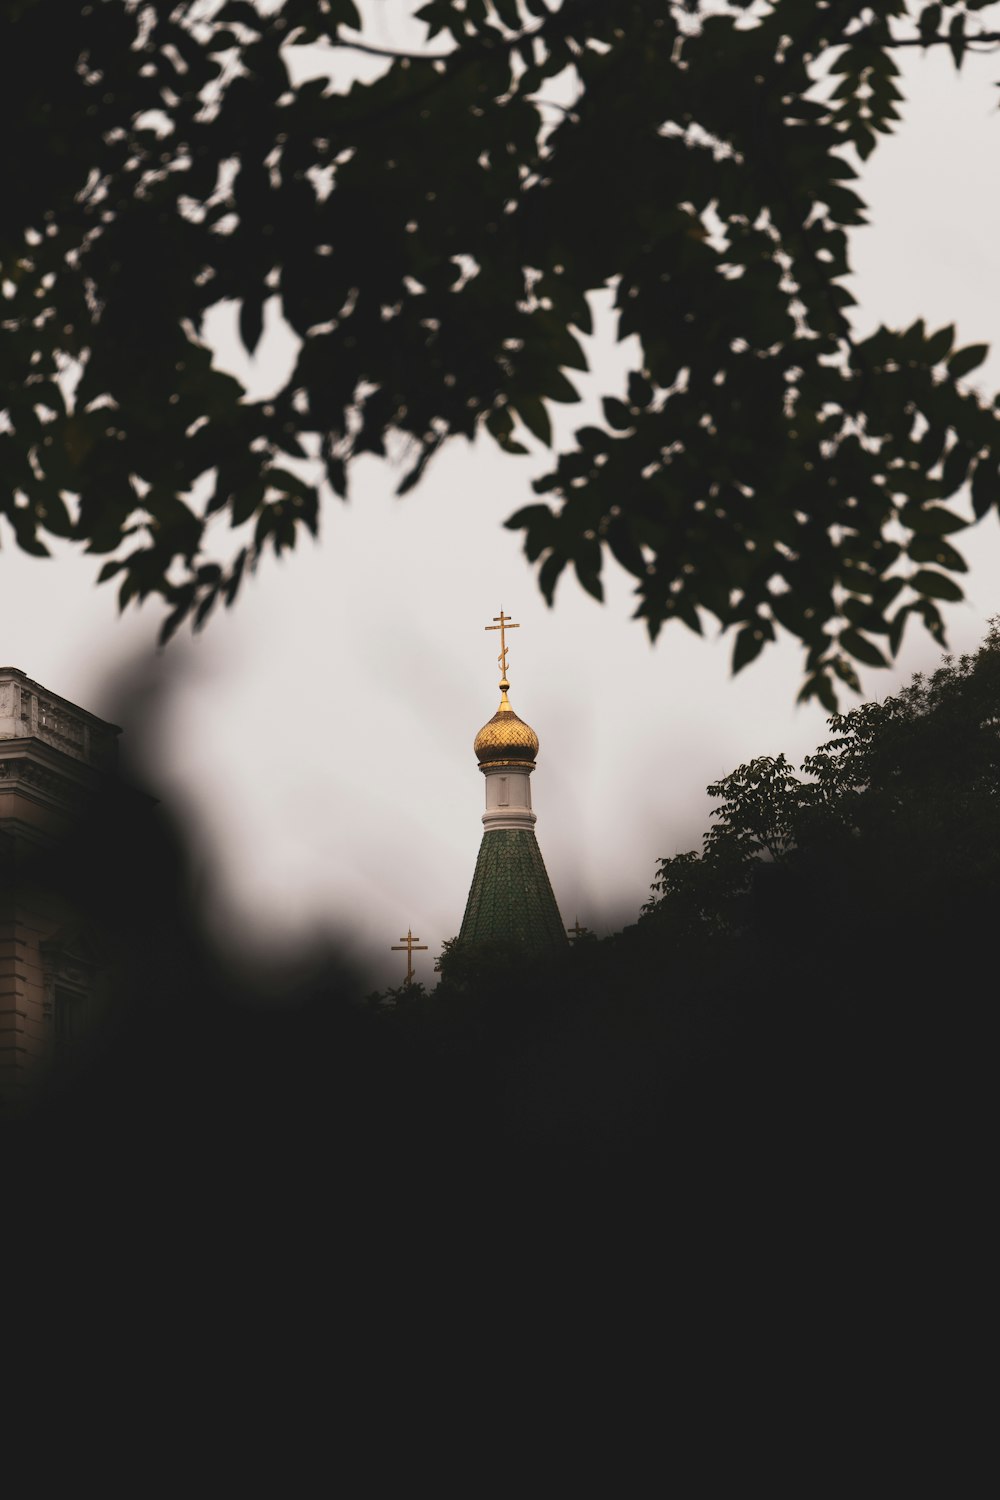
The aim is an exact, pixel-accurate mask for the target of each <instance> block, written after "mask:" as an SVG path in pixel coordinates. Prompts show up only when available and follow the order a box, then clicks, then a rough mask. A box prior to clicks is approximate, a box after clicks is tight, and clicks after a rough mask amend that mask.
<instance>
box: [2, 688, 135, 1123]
mask: <svg viewBox="0 0 1000 1500" xmlns="http://www.w3.org/2000/svg"><path fill="white" fill-rule="evenodd" d="M119 733H120V731H119V729H118V728H117V727H116V726H115V725H114V724H107V723H105V722H104V721H103V720H102V719H99V718H97V717H96V716H95V715H94V714H90V713H87V711H86V710H85V709H82V708H79V707H77V705H76V704H74V703H69V702H67V700H66V699H65V698H60V697H59V696H58V695H57V694H56V693H52V692H50V691H49V690H48V689H47V688H44V687H42V686H41V684H39V683H37V682H33V681H32V679H31V678H30V677H28V676H26V675H25V673H24V672H22V671H20V670H19V669H18V668H16V667H0V1099H3V1100H6V1101H10V1100H11V1099H12V1098H16V1097H17V1096H18V1095H20V1094H22V1093H23V1092H24V1091H25V1089H26V1087H28V1086H30V1085H31V1083H32V1082H33V1081H34V1080H36V1079H37V1078H38V1077H39V1076H42V1075H43V1074H44V1072H45V1069H46V1065H47V1064H49V1063H51V1062H53V1061H56V1060H58V1058H59V1056H60V1054H61V1053H65V1052H67V1051H69V1050H70V1049H71V1048H72V1047H73V1044H74V1042H75V1041H76V1040H77V1039H78V1038H79V1037H80V1036H81V1035H82V1034H83V1033H84V1032H85V1031H86V1030H87V1029H88V1027H89V1026H90V1024H91V1023H92V1022H93V1021H94V1020H95V1019H96V1012H97V1011H98V1010H99V1009H100V1005H101V1000H102V993H103V988H104V986H105V983H106V968H107V964H106V956H105V955H104V954H103V953H102V952H101V945H100V941H99V939H98V938H96V937H95V935H94V934H93V933H92V932H89V931H88V930H87V924H86V922H85V921H84V920H81V915H80V912H79V911H78V910H75V909H74V903H73V900H72V897H71V896H69V895H68V894H67V891H66V890H65V889H64V888H62V884H61V882H60V878H59V873H60V851H61V849H62V848H63V847H64V845H65V841H66V840H67V839H68V838H69V837H70V836H71V835H72V831H73V828H74V825H75V823H76V822H77V820H78V819H79V818H80V817H81V814H82V813H83V811H84V810H85V808H86V806H87V804H88V802H89V801H90V799H92V798H93V797H94V795H95V794H96V793H97V792H99V791H100V789H101V788H102V786H103V785H104V784H105V783H106V781H107V779H108V777H109V776H110V774H111V773H113V772H114V769H115V765H116V759H117V738H118V735H119Z"/></svg>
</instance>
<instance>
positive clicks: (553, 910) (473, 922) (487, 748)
mask: <svg viewBox="0 0 1000 1500" xmlns="http://www.w3.org/2000/svg"><path fill="white" fill-rule="evenodd" d="M493 618H494V622H495V623H494V624H493V625H487V626H486V627H485V628H486V629H487V630H499V632H500V654H499V656H498V657H497V662H498V664H499V666H500V707H499V708H498V709H497V711H496V713H495V714H494V715H493V717H492V719H490V720H489V722H488V723H486V724H484V725H483V727H482V729H481V730H480V731H479V733H478V734H477V735H476V738H475V742H474V746H473V748H474V750H475V754H476V759H477V760H478V762H479V769H480V770H481V771H482V773H483V775H484V777H485V778H486V811H485V812H484V813H483V825H484V832H483V841H482V844H481V845H480V848H479V858H478V860H477V861H476V870H475V874H474V875H473V877H472V888H471V889H470V891H469V899H468V902H467V903H466V907H465V916H464V918H463V919H462V928H461V931H460V933H459V942H460V943H469V944H472V943H483V942H489V943H504V944H507V945H509V946H510V947H511V948H517V949H521V950H522V951H529V952H538V953H543V952H551V951H555V950H557V949H560V948H565V947H566V946H567V939H566V932H565V929H564V927H563V924H562V919H561V917H560V916H559V909H558V907H557V906H556V899H555V896H554V895H553V893H552V886H551V884H550V883H549V877H548V874H547V873H546V869H545V865H544V863H543V861H542V854H541V850H540V849H539V847H538V841H537V839H536V838H535V814H534V812H533V811H532V809H531V785H530V777H531V773H532V771H533V770H534V769H535V757H536V756H537V754H538V736H537V735H536V734H535V731H534V730H533V729H532V728H531V726H530V725H528V724H526V723H525V722H524V720H523V719H520V718H518V716H517V714H516V713H515V712H514V710H513V709H512V708H511V706H510V700H509V698H508V696H507V694H508V692H509V691H510V683H509V682H508V680H507V654H508V650H509V647H508V646H507V640H506V632H507V631H508V630H518V629H520V626H519V625H516V624H515V623H514V622H513V620H512V619H511V617H510V616H509V615H505V614H504V612H503V610H502V609H501V611H500V613H499V615H494V617H493Z"/></svg>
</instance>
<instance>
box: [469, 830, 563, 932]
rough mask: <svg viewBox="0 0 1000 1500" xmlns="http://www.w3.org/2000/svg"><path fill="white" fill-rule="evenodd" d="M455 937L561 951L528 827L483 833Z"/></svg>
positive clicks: (558, 925) (555, 913) (555, 912)
mask: <svg viewBox="0 0 1000 1500" xmlns="http://www.w3.org/2000/svg"><path fill="white" fill-rule="evenodd" d="M458 937H459V942H461V943H483V942H492V943H495V942H502V943H510V944H511V945H512V946H515V947H518V948H521V949H524V950H526V951H529V952H538V953H540V952H552V951H553V950H556V949H559V948H565V946H566V944H567V942H568V939H567V937H566V932H565V929H564V927H563V924H562V918H561V917H560V915H559V908H558V907H557V906H556V898H555V896H554V895H553V892H552V886H551V884H550V883H549V877H548V873H547V872H546V869H545V865H544V863H543V861H542V851H541V850H540V849H539V847H538V840H537V839H536V838H535V835H534V833H533V832H532V831H531V829H528V828H492V829H488V830H487V832H486V833H484V834H483V842H482V843H481V844H480V846H479V858H478V859H477V860H476V872H475V874H474V875H473V877H472V887H471V889H470V891H469V899H468V901H467V903H466V907H465V916H464V917H463V918H462V929H461V931H460V933H459V935H458Z"/></svg>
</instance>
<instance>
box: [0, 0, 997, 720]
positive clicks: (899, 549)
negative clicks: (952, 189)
mask: <svg viewBox="0 0 1000 1500" xmlns="http://www.w3.org/2000/svg"><path fill="white" fill-rule="evenodd" d="M998 8H1000V7H998V6H997V5H996V4H992V5H990V4H987V3H986V0H962V3H955V4H944V5H937V4H934V5H912V4H907V3H906V0H881V3H874V4H872V3H862V0H829V3H825V4H824V3H822V0H762V3H760V4H750V3H749V0H734V3H732V4H730V5H720V4H707V3H701V0H622V3H620V4H615V5H613V6H612V5H608V4H606V3H605V0H563V3H562V4H559V3H557V0H490V3H487V0H429V3H427V4H424V5H423V6H422V7H421V8H420V9H419V10H418V11H417V15H418V16H419V18H420V19H421V20H422V21H423V23H424V26H425V28H426V43H425V44H424V46H423V47H422V48H421V49H420V51H419V52H416V53H413V54H403V53H393V52H391V51H390V50H389V49H379V48H373V47H371V46H370V44H369V43H368V41H367V40H366V39H365V36H364V35H363V32H362V19H363V18H362V16H361V15H360V14H359V12H358V9H357V8H356V6H355V5H354V4H353V3H352V0H284V3H281V4H274V3H269V4H267V5H265V4H263V0H261V4H260V5H259V6H258V5H257V4H252V3H249V0H226V3H213V0H203V3H193V4H175V3H167V0H103V3H99V0H93V3H88V4H84V5H82V6H79V7H77V6H71V7H66V6H65V5H62V4H57V3H56V0H3V4H2V7H0V14H2V15H3V18H4V21H5V23H6V27H7V33H8V45H6V46H5V47H4V49H3V52H2V56H0V85H2V86H0V112H2V115H3V127H4V139H5V140H7V141H8V142H11V141H15V140H16V142H17V149H16V150H9V151H8V152H7V153H6V154H5V158H4V160H3V162H2V164H0V202H2V203H3V205H4V207H3V216H2V223H0V288H2V300H0V390H2V396H0V511H2V512H3V514H4V515H5V516H6V518H7V521H8V522H9V523H10V525H11V526H12V527H13V530H14V533H15V535H16V539H17V542H18V543H19V545H20V546H21V547H23V548H25V549H27V550H28V551H30V552H35V553H42V552H44V551H45V538H46V536H47V535H51V536H63V537H69V538H74V539H76V540H78V541H80V542H81V543H82V544H84V545H85V546H86V548H87V549H88V550H89V551H92V552H96V553H100V554H106V555H107V559H108V560H107V561H106V562H105V564H104V566H103V568H102V570H101V574H100V577H101V578H102V579H106V578H111V577H117V578H118V580H119V585H120V600H121V603H122V605H123V607H124V605H126V604H127V603H128V602H129V601H130V600H133V599H143V598H145V597H147V596H149V595H160V596H162V598H163V600H164V601H165V603H166V605H167V607H168V613H167V619H166V624H165V630H166V632H167V633H170V631H172V630H173V629H175V628H176V627H177V625H178V624H179V623H180V622H181V621H182V620H184V619H185V618H187V617H189V616H193V618H194V621H195V623H196V624H200V623H201V622H202V621H203V620H204V619H205V618H206V616H207V615H208V613H209V612H210V611H211V610H212V608H213V607H214V606H215V605H216V604H217V603H218V602H219V601H220V600H221V601H222V602H224V603H227V604H228V603H232V601H233V599H234V598H235V596H236V594H237V592H238V590H239V589H240V586H241V581H242V579H243V578H244V576H245V574H246V572H247V571H248V569H251V568H252V567H253V565H254V563H255V562H256V560H257V559H258V558H259V557H260V556H261V554H262V553H263V552H265V551H266V550H268V549H273V550H274V551H275V552H278V553H281V552H283V551H284V550H285V549H287V548H290V547H292V546H294V544H295V541H296V537H297V536H298V534H299V532H300V529H301V528H303V527H304V528H306V530H308V531H311V532H315V530H316V528H317V523H318V513H319V501H320V495H321V490H322V489H323V487H324V486H326V485H328V486H329V487H330V488H331V489H332V490H333V491H334V492H336V494H338V495H341V496H343V495H344V494H346V491H347V485H348V479H349V475H350V471H351V466H352V463H353V461H354V460H355V459H356V458H357V457H358V456H359V455H361V454H364V453H375V454H387V453H388V454H389V455H390V456H392V457H393V458H394V459H397V460H400V459H401V460H402V461H403V463H404V468H405V472H404V474H403V477H402V481H401V484H400V487H399V488H400V491H401V492H405V491H407V490H409V489H411V488H412V487H413V486H414V485H416V484H417V483H418V481H420V479H421V478H422V476H423V475H424V473H425V470H426V466H427V464H428V462H429V460H430V459H431V458H432V457H433V455H434V454H435V453H436V451H437V450H438V449H439V448H440V447H441V445H442V444H443V443H445V442H447V441H449V440H450V439H451V438H454V437H457V436H463V437H465V438H467V439H472V438H474V437H475V436H476V435H477V433H479V432H480V431H482V430H483V429H485V431H486V432H487V433H489V434H490V435H491V437H492V438H493V439H494V440H495V442H496V443H497V444H498V445H499V448H500V449H501V450H503V451H504V452H508V453H518V452H523V451H525V450H524V444H523V442H522V441H521V439H522V437H523V435H524V433H525V432H527V433H530V434H532V435H533V436H534V437H535V438H536V439H540V440H541V441H542V442H543V443H548V442H550V440H551V420H550V411H549V407H550V403H552V402H573V401H574V400H575V399H576V398H577V390H576V387H575V386H574V384H573V372H575V371H579V370H582V369H584V368H585V366H586V359H585V356H584V352H583V349H582V347H581V344H580V335H581V334H586V333H587V332H588V331H589V329H590V327H591V311H590V306H589V303H588V295H589V294H590V293H593V292H596V291H599V290H601V289H606V288H612V289H613V291H614V307H615V316H616V319H617V331H618V334H619V336H620V337H626V336H629V335H635V336H637V338H638V340H639V346H640V348H641V360H640V362H639V363H638V365H637V368H635V369H634V370H633V371H632V372H631V373H630V374H629V376H628V380H627V388H626V390H625V391H624V392H622V393H621V394H609V395H608V396H607V398H606V399H605V400H604V404H603V414H604V420H603V422H602V423H601V424H600V425H592V426H585V427H581V428H580V429H579V430H578V431H577V433H576V436H575V440H574V442H573V443H572V444H571V445H570V446H569V447H568V448H567V449H566V450H565V451H562V452H559V453H558V454H556V455H555V458H554V462H553V465H552V468H551V472H550V473H548V474H546V475H543V476H542V477H540V478H539V479H538V480H537V481H536V482H535V489H536V491H537V492H538V494H539V500H538V502H537V503H536V504H532V505H529V506H527V507H523V508H522V509H520V510H519V511H518V512H517V514H515V515H513V516H512V517H511V518H510V520H509V522H508V523H507V524H508V525H509V526H511V527H513V528H515V529H517V530H520V531H522V532H523V534H524V542H525V550H526V553H527V556H528V558H529V559H530V560H531V561H532V562H535V563H538V564H539V575H538V578H539V584H540V587H541V589H542V591H543V593H544V594H545V596H546V597H547V598H548V599H549V600H550V601H551V600H552V597H553V593H554V590H555V587H556V583H557V580H558V578H559V577H560V575H561V574H562V572H563V571H564V570H565V569H566V568H567V566H569V565H572V567H573V569H574V570H575V573H576V576H577V577H578V579H579V581H580V583H581V584H582V585H583V587H584V588H585V589H587V590H589V591H590V592H591V593H592V594H594V595H595V596H597V597H598V598H600V597H601V593H602V585H601V571H602V563H603V562H604V560H605V558H606V555H607V554H608V553H610V554H611V555H612V556H613V557H614V558H616V559H617V561H618V562H619V563H620V564H621V565H622V566H623V567H624V568H626V569H627V570H628V571H629V572H630V573H631V574H632V575H633V576H634V578H635V580H636V594H637V598H638V606H637V615H638V616H639V617H641V618H642V619H643V620H644V621H645V623H646V625H647V627H648V629H649V631H650V633H651V635H653V636H654V637H655V636H656V634H657V633H658V631H659V630H660V629H661V627H662V626H663V625H664V623H665V622H667V621H669V620H671V619H680V620H682V621H684V622H685V624H686V625H688V626H689V627H690V628H692V629H694V630H700V629H701V628H702V624H703V620H704V618H705V616H706V615H708V616H714V617H715V619H716V620H718V621H719V622H720V623H721V625H722V627H723V628H725V629H728V630H732V631H733V632H734V635H735V644H734V666H735V667H736V668H739V667H741V666H743V665H744V664H745V663H747V662H749V661H750V660H752V659H753V658H754V657H755V656H756V655H757V654H758V653H759V652H760V651H761V649H762V648H763V646H764V645H765V644H766V643H767V642H768V641H770V640H773V639H774V638H775V633H776V629H777V627H779V626H780V627H783V628H784V629H785V630H787V631H789V632H791V634H792V635H793V636H795V637H797V638H798V639H799V640H800V641H801V642H802V644H803V646H804V648H805V651H806V660H805V672H806V675H805V683H804V686H803V694H804V696H806V697H809V696H814V695H815V696H818V697H819V698H820V699H821V700H822V701H823V702H824V703H825V704H827V705H828V706H829V707H830V708H831V710H832V709H833V708H834V707H835V699H834V686H833V684H834V679H835V678H836V677H839V678H840V679H842V680H843V681H845V682H847V683H848V684H850V685H852V686H854V687H856V686H857V685H858V681H857V676H856V664H857V663H861V664H866V665H877V664H880V663H882V662H884V661H885V660H886V659H887V657H889V656H891V655H892V654H893V653H894V652H895V650H896V649H897V647H898V645H899V642H900V638H901V636H902V632H903V629H904V626H905V623H906V620H907V618H908V617H909V616H910V615H914V614H915V615H917V616H919V617H920V618H921V619H922V620H923V622H924V624H925V625H926V626H927V628H929V629H930V630H931V632H932V633H933V634H934V635H935V636H936V637H937V638H938V639H943V625H942V618H941V614H940V607H939V606H940V602H941V601H943V600H945V601H946V600H957V599H960V598H961V597H962V593H961V588H960V586H959V584H958V583H957V582H956V580H955V576H954V575H955V574H956V573H960V572H961V571H962V570H963V569H964V568H965V563H964V561H963V559H962V557H961V555H960V553H959V552H958V551H957V550H956V547H955V545H954V542H953V540H952V539H951V538H952V537H953V534H954V533H957V532H960V531H962V530H963V529H964V527H965V526H966V525H967V524H968V523H967V521H966V519H965V518H963V516H961V515H960V514H958V513H957V512H956V511H954V510H952V509H949V508H948V507H947V506H946V505H944V504H942V503H941V502H943V501H947V500H948V499H950V498H952V497H954V496H956V495H957V493H958V492H959V491H960V490H961V488H962V486H963V485H964V484H965V483H966V482H967V481H970V480H971V490H972V502H973V507H974V511H975V514H976V516H977V517H982V516H983V515H985V514H986V513H987V512H989V511H991V510H994V509H997V508H998V507H1000V468H998V460H997V449H996V439H997V434H998V430H1000V429H998V416H997V411H996V409H995V406H994V404H993V403H992V402H991V401H989V400H986V399H985V398H983V397H982V396H981V394H980V393H979V392H978V391H977V390H976V389H975V388H974V387H973V386H971V385H970V384H969V383H968V377H969V376H970V374H971V372H972V371H973V370H975V369H976V367H977V366H978V365H979V364H980V363H981V362H982V360H983V358H984V357H985V353H986V350H985V346H983V345H974V346H971V347H968V348H962V349H958V348H956V347H955V338H954V330H953V329H952V328H941V329H938V330H933V331H932V330H928V329H927V328H925V326H924V324H923V323H921V322H918V323H916V324H914V326H913V327H911V328H908V329H905V330H894V329H888V328H885V327H880V328H878V329H877V330H876V331H875V332H873V333H871V334H869V335H868V336H865V337H860V336H859V335H858V334H857V332H856V331H855V330H854V329H853V327H852V324H851V321H850V317H849V312H848V309H849V307H850V305H851V302H852V298H851V296H850V293H849V292H848V290H847V288H846V287H845V285H844V278H845V277H846V276H847V274H848V271H849V264H848V246H847V233H848V230H849V229H850V228H851V227H852V226H854V225H858V224H861V223H863V222H864V215H865V206H864V203H863V201H862V199H861V197H860V196H859V194H858V192H857V191H856V190H855V187H854V186H852V185H851V184H852V182H853V180H854V179H855V178H856V176H857V166H858V164H859V163H860V162H862V161H864V160H865V159H866V158H867V157H868V156H869V154H870V153H871V151H872V150H873V149H874V148H875V146H876V144H877V142H878V139H879V138H880V136H883V135H885V134H886V133H887V132H889V131H890V130H891V129H892V128H893V124H894V122H895V121H896V120H897V119H898V118H899V112H898V109H897V104H898V103H899V100H900V92H899V89H898V87H897V82H896V79H897V76H898V70H897V67H896V64H895V62H894V56H895V55H896V54H897V52H898V49H900V48H903V47H914V46H916V47H921V48H928V47H945V48H948V49H950V51H951V53H952V55H953V57H954V60H955V63H956V65H960V64H961V62H962V60H963V57H964V56H965V54H966V53H967V52H968V51H969V50H970V49H975V48H976V47H978V46H981V45H984V44H987V43H990V42H992V41H995V40H996V33H995V32H994V31H991V30H990V29H989V27H990V24H991V22H990V18H989V17H987V16H986V15H985V14H982V13H984V12H986V11H988V10H992V11H997V10H998ZM306 44H321V45H323V46H325V47H328V48H329V49H330V53H331V56H332V57H333V58H334V59H335V58H336V54H337V52H338V50H339V49H344V50H345V51H350V50H357V49H360V50H361V51H365V52H370V51H376V52H381V53H383V54H384V56H385V63H386V67H385V71H384V72H383V73H382V75H381V76H380V77H378V78H377V79H376V80H375V81H373V82H369V83H354V84H352V86H351V87H350V88H349V89H347V90H346V91H344V90H339V91H338V88H337V87H336V85H335V83H334V82H331V81H328V80H325V79H313V80H311V81H309V82H306V83H301V84H298V85H297V86H296V85H294V84H293V83H292V81H291V77H290V73H289V52H290V49H293V48H295V47H296V46H303V45H306ZM556 80H558V86H559V90H560V93H561V97H568V98H570V99H571V103H570V104H569V105H564V104H558V105H557V104H556V103H555V102H553V100H552V97H551V93H552V85H553V83H554V81H556ZM271 298H276V299H278V303H279V304H280V311H281V314H282V316H283V317H284V319H285V320H286V321H287V323H288V325H289V326H290V327H291V329H292V330H294V332H295V334H296V335H297V336H298V337H299V339H300V340H301V348H300V352H299V355H298V359H297V362H296V365H295V368H294V370H293V371H292V373H291V375H290V376H289V378H288V381H287V383H286V384H285V386H284V387H283V389H282V390H281V391H279V392H278V394H277V395H276V396H274V397H272V398H271V399H269V400H263V401H256V400H251V399H248V398H247V396H246V393H245V391H244V389H243V387H242V386H241V384H240V382H239V381H238V380H236V379H234V378H233V377H232V376H230V375H227V374H224V373H222V372H221V371H220V370H219V369H218V368H216V367H215V366H214V364H213V355H212V351H211V349H210V348H209V347H208V346H207V345H206V342H205V340H204V337H203V332H204V325H205V318H206V315H207V314H208V313H209V312H210V310H211V309H212V308H213V307H216V306H217V305H219V304H220V303H230V304H237V305H238V306H239V328H240V334H241V337H242V340H243V343H244V344H245V346H246V348H247V349H248V350H250V351H252V350H254V349H255V348H256V346H257V344H258V341H259V339H260V335H261V330H262V326H263V315H264V307H265V304H266V303H267V302H268V300H269V299H271ZM230 535H231V540H229V539H228V538H229V537H230Z"/></svg>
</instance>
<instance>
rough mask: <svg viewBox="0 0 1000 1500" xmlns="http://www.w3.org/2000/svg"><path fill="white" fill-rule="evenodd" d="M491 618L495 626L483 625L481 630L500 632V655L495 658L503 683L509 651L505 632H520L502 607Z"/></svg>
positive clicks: (505, 676)
mask: <svg viewBox="0 0 1000 1500" xmlns="http://www.w3.org/2000/svg"><path fill="white" fill-rule="evenodd" d="M493 618H494V620H495V621H496V624H495V625H484V626H483V629H484V630H499V632H500V655H499V656H498V657H497V664H498V665H499V667H500V680H501V682H504V683H505V682H506V681H507V652H508V650H509V647H508V645H507V639H506V635H505V632H506V631H508V630H520V628H521V627H520V625H515V624H513V618H514V617H513V615H505V614H504V612H503V606H501V608H500V613H499V614H498V615H494V616H493Z"/></svg>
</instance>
